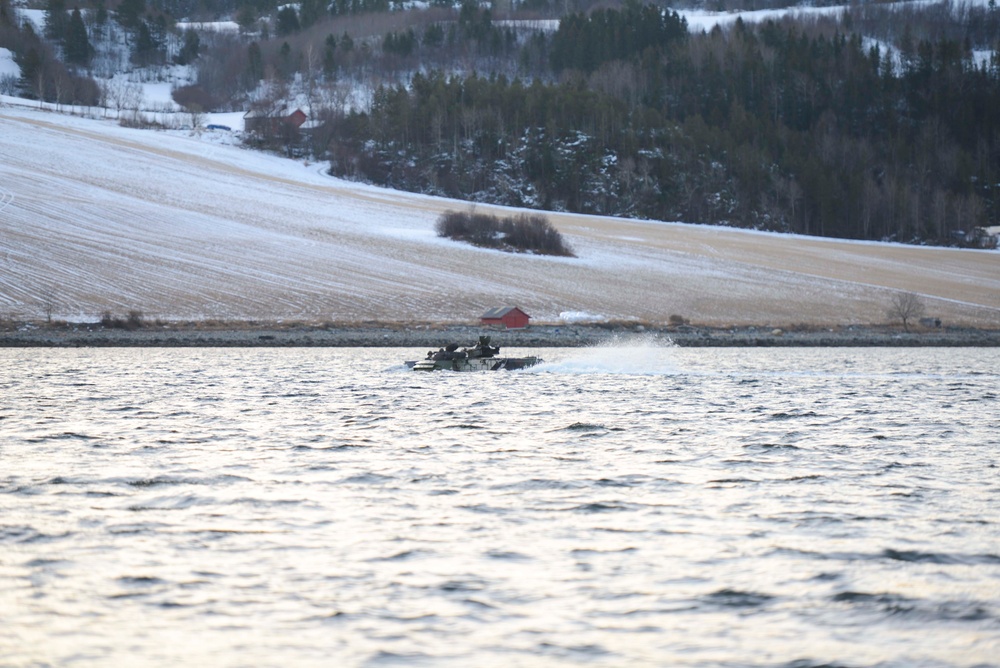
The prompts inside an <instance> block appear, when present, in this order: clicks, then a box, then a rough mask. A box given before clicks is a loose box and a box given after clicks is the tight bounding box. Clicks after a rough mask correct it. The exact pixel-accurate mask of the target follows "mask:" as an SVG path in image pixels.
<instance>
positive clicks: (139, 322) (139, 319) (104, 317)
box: [101, 310, 145, 331]
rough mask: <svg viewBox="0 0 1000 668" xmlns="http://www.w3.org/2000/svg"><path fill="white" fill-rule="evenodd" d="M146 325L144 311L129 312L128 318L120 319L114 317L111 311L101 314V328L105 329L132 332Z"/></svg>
mask: <svg viewBox="0 0 1000 668" xmlns="http://www.w3.org/2000/svg"><path fill="white" fill-rule="evenodd" d="M144 324H145V319H144V318H143V315H142V311H136V310H132V311H129V312H128V316H127V317H125V318H119V317H118V316H115V315H113V314H112V313H111V311H105V312H104V313H103V314H101V327H104V328H105V329H127V330H129V331H132V330H136V329H139V328H141V327H142V326H143V325H144Z"/></svg>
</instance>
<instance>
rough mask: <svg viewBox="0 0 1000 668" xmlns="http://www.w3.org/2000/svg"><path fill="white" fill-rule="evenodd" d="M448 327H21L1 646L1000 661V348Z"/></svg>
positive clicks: (6, 490)
mask: <svg viewBox="0 0 1000 668" xmlns="http://www.w3.org/2000/svg"><path fill="white" fill-rule="evenodd" d="M423 352H424V351H422V350H399V349H359V350H342V349H291V350H289V349H283V350H276V349H235V350H229V349H124V350H123V349H117V350H107V349H81V350H10V349H6V350H0V620H2V623H0V665H3V666H45V665H53V666H178V665H186V666H394V665H405V666H411V665H415V666H423V665H426V666H549V665H553V666H559V665H565V666H569V665H573V666H575V665H589V666H788V667H796V668H805V667H809V666H820V665H836V666H986V665H1000V469H998V464H1000V402H998V401H997V398H998V397H997V395H998V393H1000V350H997V349H988V350H984V349H832V350H829V349H791V350H789V349H767V350H757V349H753V350H750V349H719V350H713V349H698V350H691V349H676V348H666V347H657V346H654V345H637V346H633V347H628V346H617V347H606V348H600V349H589V350H573V349H559V350H544V351H541V352H543V353H544V356H545V357H546V358H547V359H548V360H550V361H549V362H548V363H547V364H546V365H544V366H543V367H541V368H538V369H534V370H530V371H519V372H498V373H493V374H489V373H487V374H454V373H436V374H417V373H414V372H410V371H406V370H404V368H403V367H402V366H401V362H402V361H403V360H404V359H415V358H419V357H421V356H422V353H423ZM515 352H517V351H515ZM520 352H529V351H520Z"/></svg>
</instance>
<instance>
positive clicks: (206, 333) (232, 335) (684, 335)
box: [0, 325, 1000, 348]
mask: <svg viewBox="0 0 1000 668" xmlns="http://www.w3.org/2000/svg"><path fill="white" fill-rule="evenodd" d="M480 334H489V335H491V336H492V337H493V343H494V344H496V345H501V346H504V347H516V348H525V347H545V348H550V347H579V346H590V345H599V344H601V343H605V342H622V343H624V342H628V341H635V342H650V341H659V342H667V341H672V342H673V343H675V344H676V345H678V346H682V347H725V346H732V347H737V346H751V347H753V346H773V347H778V346H784V347H797V346H823V347H834V346H983V347H994V346H1000V329H994V330H987V329H968V328H961V329H960V328H938V329H926V330H919V331H912V332H908V333H907V332H903V331H901V330H898V329H893V328H887V327H886V328H882V327H859V326H852V327H837V328H829V329H813V330H809V331H783V330H775V329H771V328H767V327H763V328H761V327H758V328H754V327H741V328H732V329H722V328H695V327H685V328H683V329H682V330H681V331H677V330H673V329H668V328H644V327H640V326H634V327H627V326H617V327H609V326H603V325H570V326H558V327H557V326H547V325H543V326H532V327H530V328H529V329H526V330H520V331H497V330H488V329H484V328H482V327H478V326H475V325H451V326H444V325H442V326H416V327H401V326H364V327H357V326H344V327H336V326H334V327H328V326H324V327H318V326H317V327H312V326H298V327H288V328H279V327H241V326H234V327H229V328H215V329H201V328H198V327H185V326H165V327H146V328H142V329H137V330H133V331H128V330H123V329H104V328H102V327H100V326H96V325H71V326H66V327H58V328H57V327H37V326H22V327H20V328H18V329H15V330H12V331H0V347H7V348H16V347H53V348H70V347H308V346H316V347H409V348H439V347H443V346H445V345H447V344H449V343H458V344H460V345H472V344H473V343H475V341H476V339H477V337H478V336H479V335H480Z"/></svg>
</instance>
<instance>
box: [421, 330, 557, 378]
mask: <svg viewBox="0 0 1000 668" xmlns="http://www.w3.org/2000/svg"><path fill="white" fill-rule="evenodd" d="M541 361H542V359H541V358H540V357H500V346H491V345H490V337H488V336H480V337H479V342H478V343H477V344H476V345H474V346H471V347H468V348H459V347H458V344H456V343H452V344H451V345H449V346H447V347H445V348H441V349H439V350H438V351H437V352H435V351H433V350H431V351H428V353H427V357H425V358H424V359H422V360H420V361H418V362H407V363H406V366H408V367H410V368H412V369H413V370H414V371H500V370H501V369H507V370H508V371H514V370H515V369H524V368H525V367H529V366H534V365H536V364H538V363H539V362H541Z"/></svg>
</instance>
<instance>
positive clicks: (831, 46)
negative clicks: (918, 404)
mask: <svg viewBox="0 0 1000 668" xmlns="http://www.w3.org/2000/svg"><path fill="white" fill-rule="evenodd" d="M855 20H856V19H855V17H853V16H852V15H851V14H850V13H848V14H846V15H845V17H844V18H843V19H839V20H835V19H818V20H813V21H793V20H781V21H768V22H765V23H762V24H760V25H747V24H744V23H742V22H741V21H737V22H736V23H735V25H733V26H732V27H731V28H729V29H725V30H723V29H719V28H717V29H715V30H713V31H711V32H710V33H705V34H688V32H687V30H686V27H685V26H684V25H683V21H682V20H680V19H679V17H677V16H676V15H673V14H672V13H671V12H669V11H664V10H659V9H656V8H654V7H651V6H645V7H641V6H639V5H636V4H632V3H626V5H625V7H624V8H623V9H620V10H600V11H597V12H594V13H592V14H590V15H582V14H580V15H574V16H570V17H567V18H566V19H564V20H563V21H562V22H561V23H560V27H559V29H558V30H557V31H555V32H554V33H553V34H552V35H551V36H545V35H544V34H540V35H536V36H534V37H533V38H531V39H527V40H522V41H521V46H520V47H519V48H520V52H519V55H518V58H519V60H520V62H522V63H534V62H541V63H544V65H545V67H546V69H545V71H543V72H539V73H536V75H535V76H534V77H532V78H531V79H530V82H529V80H528V79H527V78H525V79H522V78H520V77H513V78H509V77H507V76H506V75H503V74H499V75H492V76H489V77H487V76H478V75H475V74H472V75H468V76H461V75H459V76H450V75H446V74H444V73H442V72H440V71H437V72H430V73H426V74H425V73H417V74H415V75H413V77H412V79H411V80H410V82H409V83H408V84H396V85H386V86H383V87H381V88H379V89H378V90H377V91H376V93H375V95H374V98H373V101H372V104H371V107H370V109H368V110H364V111H355V112H352V113H350V114H347V115H345V116H344V117H343V118H340V119H337V121H336V131H335V133H334V141H333V142H332V143H331V144H330V147H329V152H330V157H331V168H332V171H333V172H334V173H336V174H340V175H346V176H350V177H353V178H362V179H366V180H370V181H373V182H376V183H383V184H386V185H390V186H393V187H398V188H405V189H412V190H420V191H424V192H436V193H441V194H446V195H450V196H456V197H464V198H468V199H472V200H477V201H489V202H495V203H500V204H510V205H516V206H529V207H539V208H552V209H562V210H570V211H580V212H586V213H601V214H614V215H630V216H638V217H645V218H654V219H667V220H691V221H700V222H710V223H719V224H725V225H734V226H740V227H752V228H756V229H766V230H781V231H789V232H800V233H805V234H816V235H824V236H835V237H846V238H855V239H880V240H882V239H885V240H899V241H905V242H929V243H952V242H955V241H956V239H960V238H961V237H962V234H961V233H963V232H965V233H968V232H971V231H972V228H974V227H978V226H986V225H997V224H1000V208H998V201H997V197H998V191H997V184H998V183H1000V114H997V113H996V110H997V109H1000V62H998V60H997V54H996V52H995V51H994V52H993V54H992V56H991V57H990V58H987V59H985V60H981V61H979V62H977V61H976V60H974V58H973V54H972V50H971V48H970V42H969V40H967V39H958V38H956V37H953V36H949V35H947V34H942V35H939V36H936V37H922V38H919V39H916V38H914V37H913V33H911V35H910V40H911V41H910V43H909V44H908V45H907V49H906V50H897V49H889V48H883V47H882V46H879V45H878V44H870V43H867V42H865V41H864V40H863V39H862V38H861V36H860V34H858V33H857V32H854V31H853V30H852V29H851V25H852V21H855ZM857 20H860V19H857ZM981 29H982V26H981V25H979V24H978V23H977V25H976V30H977V31H980V32H981ZM647 35H649V36H650V37H647ZM990 38H991V39H993V40H994V43H997V42H996V40H997V38H998V35H997V33H995V32H994V33H993V34H992V35H991V36H990ZM980 39H981V38H980Z"/></svg>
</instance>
